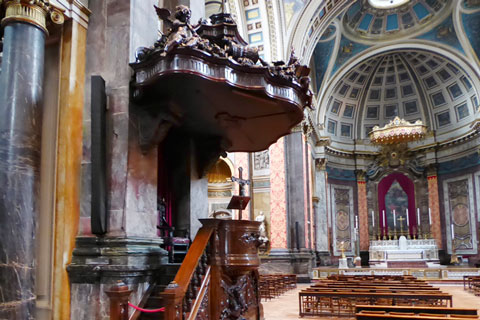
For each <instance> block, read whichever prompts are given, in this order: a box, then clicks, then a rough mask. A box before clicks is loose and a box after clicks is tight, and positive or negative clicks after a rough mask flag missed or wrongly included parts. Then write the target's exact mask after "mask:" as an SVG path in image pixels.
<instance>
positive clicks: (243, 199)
mask: <svg viewBox="0 0 480 320" xmlns="http://www.w3.org/2000/svg"><path fill="white" fill-rule="evenodd" d="M232 181H233V182H236V183H238V186H239V188H238V196H233V197H232V199H231V200H230V203H229V204H228V207H227V209H236V210H238V220H242V211H243V210H245V208H246V207H247V204H248V202H249V201H250V197H247V196H246V195H245V186H246V185H250V180H246V179H243V168H242V167H240V168H238V178H236V177H232Z"/></svg>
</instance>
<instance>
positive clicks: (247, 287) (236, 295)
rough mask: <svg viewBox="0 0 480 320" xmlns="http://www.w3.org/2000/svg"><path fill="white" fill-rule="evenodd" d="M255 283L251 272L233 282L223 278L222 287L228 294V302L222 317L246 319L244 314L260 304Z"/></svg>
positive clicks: (224, 318) (230, 319) (223, 318)
mask: <svg viewBox="0 0 480 320" xmlns="http://www.w3.org/2000/svg"><path fill="white" fill-rule="evenodd" d="M254 284H255V283H254V279H253V277H252V275H251V274H248V275H243V276H241V277H239V278H237V279H236V281H234V282H232V283H231V284H230V283H229V282H227V281H226V280H224V279H222V281H221V287H222V289H223V290H224V293H225V296H226V304H225V308H224V309H223V310H222V313H221V317H220V319H222V320H240V319H244V318H243V315H244V314H245V313H246V312H247V311H248V309H249V308H251V307H253V306H256V305H257V304H258V302H257V298H256V297H257V295H256V294H255V286H254Z"/></svg>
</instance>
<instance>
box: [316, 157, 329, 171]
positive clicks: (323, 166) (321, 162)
mask: <svg viewBox="0 0 480 320" xmlns="http://www.w3.org/2000/svg"><path fill="white" fill-rule="evenodd" d="M315 167H316V169H317V171H325V170H327V159H326V158H318V159H315Z"/></svg>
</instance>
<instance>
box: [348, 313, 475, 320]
mask: <svg viewBox="0 0 480 320" xmlns="http://www.w3.org/2000/svg"><path fill="white" fill-rule="evenodd" d="M355 319H357V320H394V319H418V320H445V319H448V320H465V319H477V320H478V316H473V317H472V316H461V315H458V316H455V315H453V316H448V317H447V315H443V316H442V315H434V314H418V315H412V314H411V313H410V314H408V313H405V314H403V315H401V314H376V313H368V311H367V312H365V313H363V312H360V313H356V314H355Z"/></svg>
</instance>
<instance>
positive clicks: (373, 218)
mask: <svg viewBox="0 0 480 320" xmlns="http://www.w3.org/2000/svg"><path fill="white" fill-rule="evenodd" d="M372 227H375V216H374V214H373V210H372Z"/></svg>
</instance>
